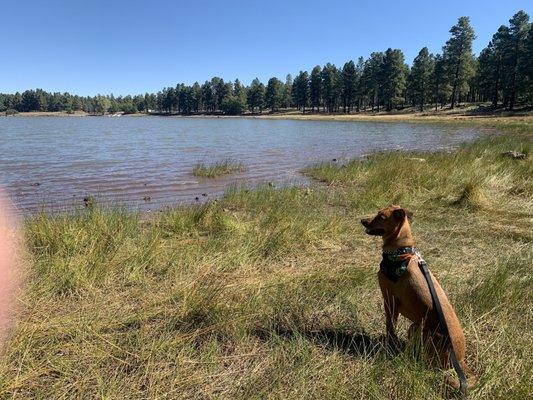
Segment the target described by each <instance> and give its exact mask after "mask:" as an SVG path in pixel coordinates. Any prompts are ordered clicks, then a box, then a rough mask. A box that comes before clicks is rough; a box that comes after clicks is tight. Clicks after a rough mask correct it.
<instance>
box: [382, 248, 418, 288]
mask: <svg viewBox="0 0 533 400" xmlns="http://www.w3.org/2000/svg"><path fill="white" fill-rule="evenodd" d="M382 255H383V259H382V260H381V263H380V264H379V269H380V271H381V272H382V273H383V274H384V275H385V276H386V277H387V278H389V279H390V280H391V281H393V282H397V281H398V280H399V279H400V278H401V277H402V275H403V274H405V272H406V271H407V266H408V265H409V261H411V258H413V256H415V255H418V253H417V251H416V250H415V248H414V247H400V248H399V249H396V250H389V251H383V254H382Z"/></svg>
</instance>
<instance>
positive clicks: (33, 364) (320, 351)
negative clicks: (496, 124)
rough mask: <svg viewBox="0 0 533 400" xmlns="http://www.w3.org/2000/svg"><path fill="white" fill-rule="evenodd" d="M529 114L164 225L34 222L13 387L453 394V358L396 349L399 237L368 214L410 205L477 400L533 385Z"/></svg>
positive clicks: (267, 394)
mask: <svg viewBox="0 0 533 400" xmlns="http://www.w3.org/2000/svg"><path fill="white" fill-rule="evenodd" d="M530 128H531V127H530V126H528V125H527V124H508V126H503V127H502V129H507V130H510V131H512V133H508V134H506V135H502V136H494V137H489V138H483V139H480V140H478V141H477V142H475V143H473V144H468V145H465V146H463V147H461V148H460V149H458V150H457V151H455V152H453V153H444V152H443V153H403V152H394V153H378V154H374V155H372V156H370V157H369V158H368V159H366V160H359V161H353V162H350V163H348V164H346V165H333V164H321V165H317V166H313V167H311V168H309V169H308V170H307V171H306V173H307V174H309V175H310V176H312V177H313V178H315V179H317V180H319V181H322V182H324V183H326V184H327V185H320V186H318V187H316V188H313V189H301V188H283V189H279V190H277V189H273V188H270V187H263V188H258V189H257V190H254V191H240V190H231V191H229V192H228V193H227V194H226V195H225V196H224V197H223V198H222V199H221V200H219V201H217V202H211V203H208V204H205V205H196V206H188V207H183V208H177V209H173V210H166V211H164V212H162V213H161V214H160V216H158V217H157V218H154V219H150V220H146V219H145V218H143V217H142V216H140V215H136V214H132V213H128V212H121V211H116V210H115V211H103V210H100V209H97V208H96V209H92V210H88V211H87V212H85V213H81V214H79V215H76V216H70V217H66V216H58V217H49V216H45V215H41V216H39V217H36V218H34V219H31V220H29V221H27V223H26V237H27V244H28V258H29V264H30V267H29V271H28V282H27V290H26V293H25V294H24V296H23V297H22V298H21V304H22V311H21V314H20V322H19V324H18V326H17V328H16V330H15V331H14V332H13V336H12V338H11V340H10V342H9V343H8V346H7V347H6V351H5V354H4V355H3V356H2V363H1V364H0V397H2V398H8V397H12V396H14V397H15V398H17V397H18V398H108V399H115V398H117V399H118V398H228V399H230V398H231V399H233V398H242V399H249V398H279V399H287V398H290V399H301V398H313V399H323V398H328V399H329V398H350V399H353V398H356V399H357V398H358V399H368V398H371V399H391V398H394V399H413V398H417V399H418V398H420V399H421V398H424V399H441V398H443V397H446V396H447V394H446V389H445V388H444V386H443V374H442V371H439V370H436V369H433V368H430V367H428V366H426V365H424V364H423V362H421V361H419V360H417V359H416V357H415V356H414V352H413V351H411V349H410V347H409V346H408V347H407V350H406V351H405V352H403V353H401V354H399V355H396V356H392V355H390V354H387V351H386V350H385V349H384V348H383V347H382V338H383V337H382V334H383V332H384V318H383V311H382V304H381V294H380V291H379V288H378V284H377V281H376V276H375V273H376V271H377V266H378V263H379V260H380V243H379V242H378V240H377V239H376V238H372V237H369V236H366V235H364V234H363V230H362V228H361V227H360V226H359V222H358V221H359V219H360V217H361V216H362V215H366V214H369V213H373V212H375V211H376V210H377V209H378V208H379V207H382V206H384V205H387V204H389V203H393V202H394V203H400V204H402V205H404V206H405V207H407V208H409V209H411V210H412V211H414V214H415V215H414V225H413V230H414V234H415V239H416V240H417V245H418V247H419V248H420V250H421V251H422V252H423V254H424V255H425V258H426V260H427V261H428V263H429V266H430V268H431V269H432V271H433V272H434V274H435V275H436V276H437V277H438V278H439V280H440V282H441V284H442V285H443V286H444V288H445V289H446V290H447V292H448V294H449V296H450V298H451V300H452V302H453V303H454V304H455V306H456V309H457V313H458V315H459V318H460V319H461V321H462V324H463V326H464V329H465V332H466V337H467V343H468V353H467V361H468V363H469V365H471V366H472V368H473V369H474V370H475V371H476V372H477V373H478V375H479V376H480V384H479V387H478V388H477V389H476V390H475V391H474V392H473V393H472V396H471V398H472V399H486V398H501V399H523V398H526V397H527V396H528V395H529V393H530V382H529V376H530V374H531V368H532V366H533V365H532V360H531V356H530V355H531V353H532V352H533V334H532V332H531V328H530V327H531V322H532V321H531V319H532V316H533V313H532V307H531V304H532V298H531V294H530V293H531V290H530V288H531V284H532V276H533V275H532V273H531V263H532V259H533V258H532V254H531V243H532V239H533V238H532V233H531V218H532V216H533V213H532V205H533V204H532V200H531V199H532V198H533V184H532V182H531V179H530V177H531V174H532V165H533V164H532V162H531V157H532V155H531V149H532V145H531V135H530V133H531V129H530ZM507 150H517V151H521V152H524V153H526V154H528V157H527V158H526V159H525V160H515V159H511V158H507V157H504V156H502V155H501V153H502V152H504V151H507ZM420 159H424V161H421V160H420ZM407 325H408V324H407V323H406V322H405V320H402V322H401V324H400V328H399V329H400V332H401V334H402V337H403V338H405V334H404V333H405V328H406V327H407Z"/></svg>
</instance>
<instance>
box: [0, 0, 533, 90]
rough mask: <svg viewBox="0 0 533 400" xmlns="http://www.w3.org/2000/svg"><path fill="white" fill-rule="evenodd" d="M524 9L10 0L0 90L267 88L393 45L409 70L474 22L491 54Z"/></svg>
mask: <svg viewBox="0 0 533 400" xmlns="http://www.w3.org/2000/svg"><path fill="white" fill-rule="evenodd" d="M520 9H523V10H525V11H526V12H527V13H528V14H530V15H532V14H533V1H531V0H445V1H434V0H403V1H402V0H385V1H384V0H381V1H378V0H372V1H367V0H360V1H356V0H345V1H340V0H327V1H315V0H306V1H291V0H286V1H278V0H270V1H261V2H259V1H254V0H248V1H237V0H196V1H178V0H176V1H170V0H150V1H138V0H107V1H103V0H63V1H58V0H26V1H23V0H13V1H4V2H2V4H1V8H0V37H1V38H2V42H1V45H0V92H8V93H10V92H15V91H22V90H24V89H29V88H42V89H45V90H48V91H69V92H71V93H76V94H81V95H94V94H97V93H114V94H115V95H119V94H136V93H144V92H146V91H148V92H153V91H157V90H160V89H161V88H162V87H164V86H174V85H175V84H176V83H179V82H184V83H186V84H191V83H193V82H194V81H196V80H197V81H199V82H200V83H202V82H203V81H205V80H206V79H210V78H211V77H212V76H214V75H216V76H220V77H222V78H224V79H225V80H228V79H230V80H233V79H235V78H237V77H238V78H239V79H241V81H242V82H244V83H246V84H248V83H249V82H250V81H251V80H252V79H253V78H254V77H256V76H257V77H259V79H261V80H262V81H266V80H267V79H268V78H269V77H271V76H277V77H279V78H280V79H284V78H285V75H286V74H287V73H292V74H293V75H294V74H295V73H297V72H298V71H299V70H301V69H307V70H310V69H311V68H312V67H313V66H314V65H317V64H319V65H323V64H325V63H326V62H333V63H335V64H337V65H340V66H342V64H343V63H344V62H345V61H347V60H349V59H354V60H355V59H357V57H359V56H363V57H368V55H369V54H370V53H371V52H372V51H382V50H385V49H387V48H388V47H392V48H400V49H402V50H403V51H404V53H405V56H406V61H407V62H409V63H411V62H412V59H413V58H414V57H415V56H416V54H417V53H418V51H419V50H420V48H422V47H423V46H427V47H428V48H429V49H430V51H432V52H439V51H440V50H441V47H442V45H443V44H444V42H445V41H446V39H447V38H448V37H449V33H448V30H449V28H450V27H451V26H452V25H453V24H454V23H455V22H456V21H457V18H458V17H460V16H462V15H467V16H470V18H471V22H472V25H473V27H474V29H475V31H476V34H477V39H476V41H475V43H474V51H475V52H476V53H479V51H480V50H481V49H482V48H483V47H485V46H486V44H487V43H488V41H489V40H490V38H491V36H492V34H493V33H494V32H495V31H496V30H497V28H498V27H499V26H500V25H501V24H507V23H508V20H509V18H510V17H511V16H512V15H513V14H514V13H515V12H516V11H518V10H520Z"/></svg>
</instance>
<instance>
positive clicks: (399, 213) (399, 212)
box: [392, 208, 405, 219]
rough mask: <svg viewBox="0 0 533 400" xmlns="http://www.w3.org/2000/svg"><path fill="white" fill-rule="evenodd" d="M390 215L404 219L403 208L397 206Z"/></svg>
mask: <svg viewBox="0 0 533 400" xmlns="http://www.w3.org/2000/svg"><path fill="white" fill-rule="evenodd" d="M392 216H393V217H394V218H396V219H404V218H405V210H404V209H403V208H397V209H396V210H394V211H393V212H392Z"/></svg>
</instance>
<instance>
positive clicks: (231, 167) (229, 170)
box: [192, 159, 246, 178]
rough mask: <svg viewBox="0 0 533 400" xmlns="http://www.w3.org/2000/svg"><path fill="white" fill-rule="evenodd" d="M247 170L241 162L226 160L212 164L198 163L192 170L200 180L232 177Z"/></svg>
mask: <svg viewBox="0 0 533 400" xmlns="http://www.w3.org/2000/svg"><path fill="white" fill-rule="evenodd" d="M245 170H246V168H245V167H244V165H243V164H242V163H240V162H237V161H234V160H231V159H225V160H222V161H216V162H214V163H211V164H206V163H203V162H198V163H196V165H195V166H194V167H193V169H192V173H193V175H194V176H196V177H199V178H217V177H219V176H223V175H230V174H234V173H236V172H244V171H245Z"/></svg>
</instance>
